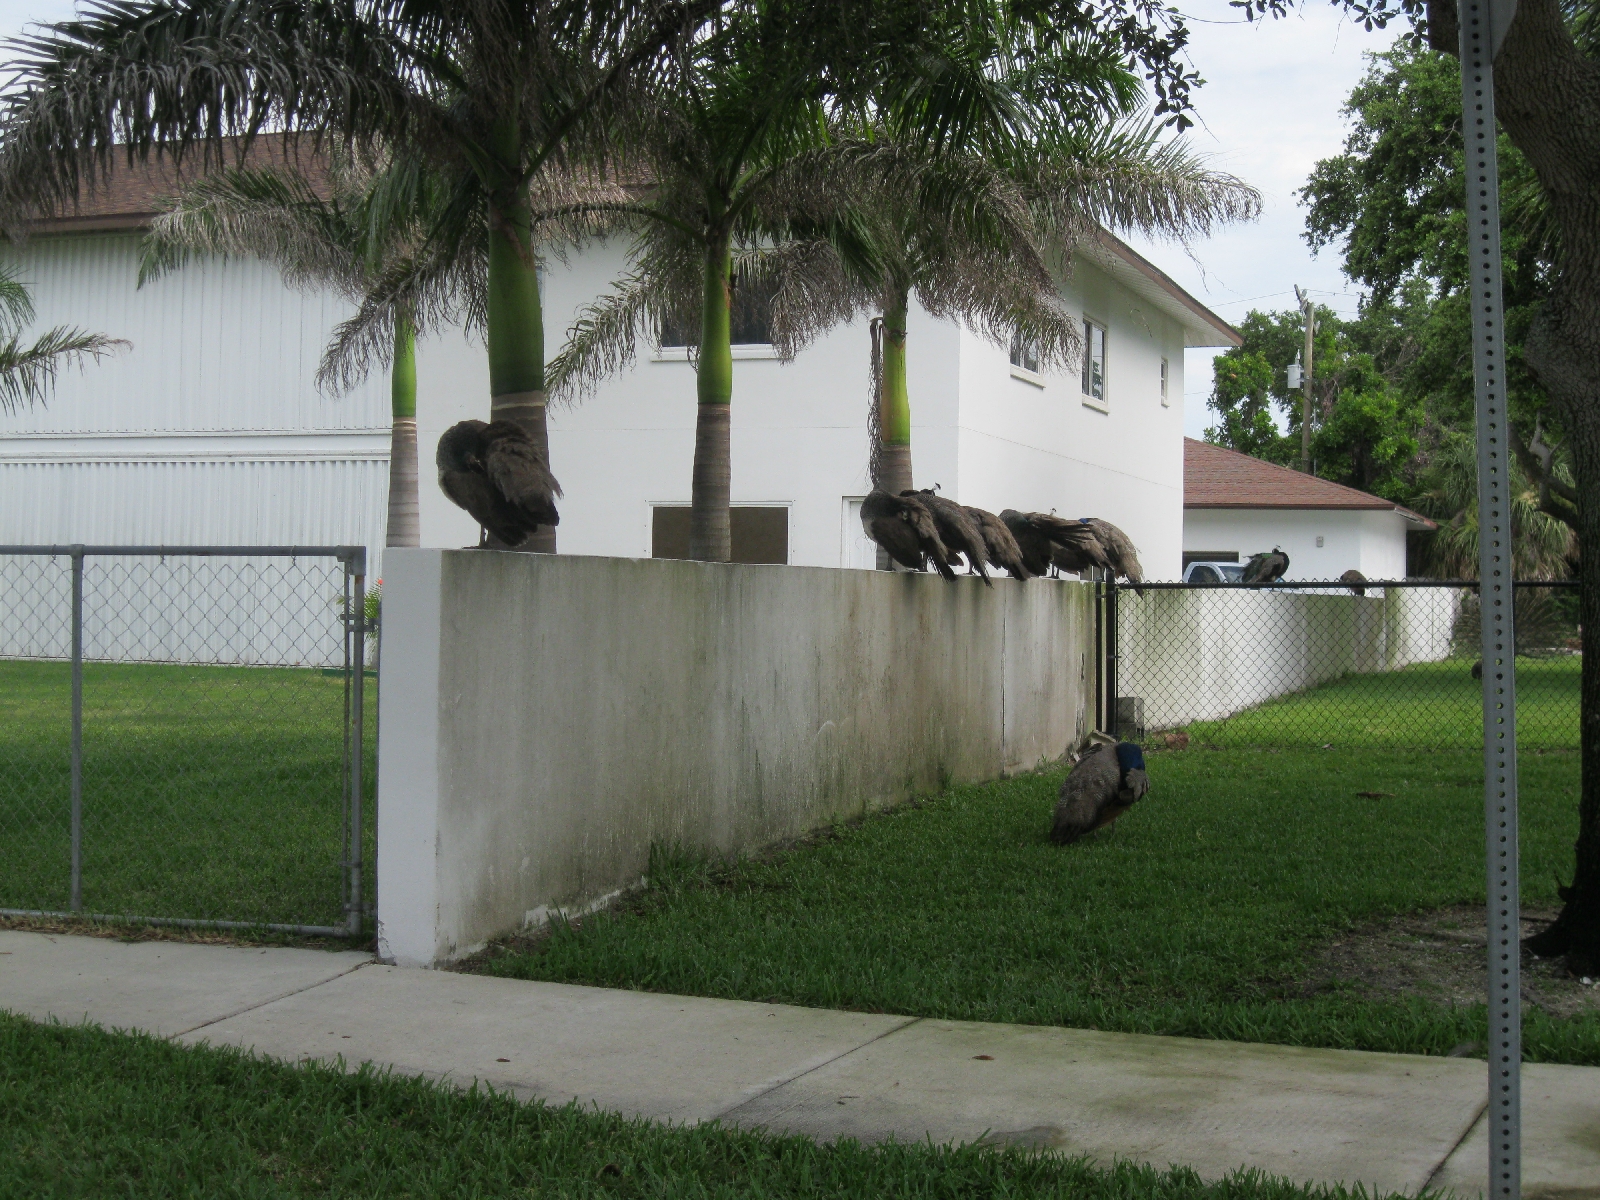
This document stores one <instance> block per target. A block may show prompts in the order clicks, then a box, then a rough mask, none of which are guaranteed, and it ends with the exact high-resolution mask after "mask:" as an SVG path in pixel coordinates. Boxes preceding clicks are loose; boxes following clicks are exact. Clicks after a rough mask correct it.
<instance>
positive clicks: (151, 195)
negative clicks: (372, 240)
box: [32, 134, 327, 234]
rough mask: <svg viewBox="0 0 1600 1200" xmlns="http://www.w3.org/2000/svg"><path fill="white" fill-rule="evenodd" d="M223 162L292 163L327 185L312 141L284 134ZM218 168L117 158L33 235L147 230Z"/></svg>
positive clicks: (230, 146)
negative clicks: (174, 198)
mask: <svg viewBox="0 0 1600 1200" xmlns="http://www.w3.org/2000/svg"><path fill="white" fill-rule="evenodd" d="M222 159H223V162H224V163H225V164H226V165H227V166H230V167H234V166H240V165H245V166H251V167H268V166H276V165H279V164H281V163H284V162H289V161H293V163H294V165H295V168H296V170H298V171H299V172H300V173H301V174H302V175H304V176H305V177H306V179H307V180H308V181H309V182H310V183H311V185H312V186H313V187H318V186H319V185H320V184H321V183H322V181H323V179H324V177H325V174H326V171H327V164H326V160H325V159H324V158H323V157H322V155H320V154H319V153H317V151H316V150H315V149H314V148H313V146H312V144H311V142H310V141H306V142H302V143H301V144H300V145H299V146H298V147H296V146H295V145H293V144H292V143H290V142H289V141H288V140H287V139H286V138H285V137H284V136H283V135H280V134H263V135H262V136H261V137H258V138H257V139H256V140H255V141H254V142H253V143H252V144H251V146H250V151H249V154H248V155H247V156H241V155H240V153H239V144H238V140H237V139H233V138H230V139H228V140H227V143H226V144H225V145H224V147H223V149H222ZM217 165H218V163H217V158H216V156H215V155H213V156H212V157H211V158H210V159H209V160H207V159H206V158H204V157H203V156H202V155H201V154H199V153H196V154H195V155H193V156H192V157H190V158H186V159H185V160H184V161H183V163H182V164H181V165H180V164H178V163H175V162H174V161H173V160H172V159H170V158H159V159H158V158H153V157H152V158H147V159H141V160H136V161H134V162H132V163H130V162H129V161H128V160H127V159H126V158H125V157H121V156H120V155H119V156H115V157H113V159H112V160H111V163H110V165H109V166H108V167H106V168H104V169H103V170H102V171H101V172H100V174H99V176H98V178H97V179H96V181H95V186H94V187H93V188H85V189H83V190H82V191H81V192H80V194H79V197H78V202H77V204H76V205H74V206H72V207H71V208H70V209H68V210H66V211H63V212H60V213H57V214H54V215H52V216H49V217H44V218H41V219H40V220H38V221H35V222H34V223H33V226H32V232H34V233H39V234H55V233H98V232H103V231H106V230H116V229H144V228H147V227H148V226H149V224H150V222H151V221H152V220H154V219H155V218H156V216H157V215H159V214H160V212H161V211H162V209H163V207H164V206H163V204H162V201H163V200H164V199H165V198H166V197H169V196H171V195H172V194H173V193H174V192H176V191H177V190H178V188H179V187H181V186H182V185H183V184H184V183H186V182H188V181H190V180H192V179H196V178H198V177H201V176H203V175H205V174H207V173H208V172H209V171H211V170H213V169H215V168H216V166H217Z"/></svg>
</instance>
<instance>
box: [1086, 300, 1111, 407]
mask: <svg viewBox="0 0 1600 1200" xmlns="http://www.w3.org/2000/svg"><path fill="white" fill-rule="evenodd" d="M1083 397H1084V399H1085V400H1092V401H1094V402H1095V403H1096V404H1104V403H1105V402H1106V327H1105V326H1104V325H1101V324H1100V323H1099V322H1097V321H1091V320H1089V319H1088V318H1087V317H1085V318H1084V321H1083Z"/></svg>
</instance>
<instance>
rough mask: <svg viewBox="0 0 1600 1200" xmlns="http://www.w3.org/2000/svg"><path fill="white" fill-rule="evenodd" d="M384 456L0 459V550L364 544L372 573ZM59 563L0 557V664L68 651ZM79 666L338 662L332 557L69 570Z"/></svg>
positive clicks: (375, 574)
mask: <svg viewBox="0 0 1600 1200" xmlns="http://www.w3.org/2000/svg"><path fill="white" fill-rule="evenodd" d="M388 470H389V466H388V463H387V462H385V461H383V460H381V459H376V458H368V459H343V460H340V459H329V460H322V461H315V460H313V461H283V460H279V461H247V460H229V461H175V462H160V461H138V462H104V461H101V462H0V498H3V500H4V503H0V544H12V545H18V544H20V545H52V544H54V545H62V544H70V543H73V542H81V543H84V544H86V545H111V546H116V545H124V546H126V545H170V546H182V545H229V546H249V545H257V546H260V545H301V546H307V545H318V546H341V545H342V546H367V547H369V549H370V555H371V557H370V558H369V561H368V567H367V572H368V584H369V586H370V585H371V583H372V581H374V580H376V579H377V578H379V577H380V573H381V572H382V570H383V562H382V553H383V526H384V519H385V516H386V506H387V503H388ZM67 563H68V560H67V559H66V558H64V557H57V558H54V559H45V558H40V557H36V556H26V557H21V556H11V557H7V556H0V656H14V655H20V656H24V657H59V656H61V655H64V654H65V653H66V650H67V648H68V647H69V646H70V626H69V623H68V622H69V620H70V592H69V590H68V588H69V587H70V583H69V579H68V573H67V570H66V565H67ZM84 578H85V593H86V595H85V621H84V630H85V642H84V653H85V654H86V655H87V656H88V657H90V658H92V659H111V660H123V661H126V660H134V661H175V662H221V663H275V664H282V665H292V664H314V665H321V666H336V665H338V662H339V647H340V642H339V635H338V629H337V598H338V596H339V594H340V590H341V583H340V580H341V578H342V576H341V569H340V567H339V564H338V563H337V562H336V561H334V560H332V559H319V560H307V561H303V562H297V561H294V560H289V559H251V560H248V561H243V560H235V559H221V560H216V559H186V558H183V557H182V556H173V557H170V558H167V559H158V558H153V557H140V558H100V557H95V558H91V559H89V560H87V561H86V564H85V575H84Z"/></svg>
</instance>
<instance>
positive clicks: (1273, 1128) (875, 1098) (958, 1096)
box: [0, 932, 1600, 1200]
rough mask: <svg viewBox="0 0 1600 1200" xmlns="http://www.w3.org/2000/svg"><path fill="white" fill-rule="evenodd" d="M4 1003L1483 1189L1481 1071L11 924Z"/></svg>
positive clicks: (211, 1034)
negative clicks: (28, 929)
mask: <svg viewBox="0 0 1600 1200" xmlns="http://www.w3.org/2000/svg"><path fill="white" fill-rule="evenodd" d="M0 1008H5V1009H11V1010H14V1011H18V1012H23V1013H26V1014H28V1015H30V1016H33V1017H35V1018H38V1019H48V1018H50V1017H54V1018H57V1019H59V1020H62V1021H67V1022H75V1021H81V1020H84V1019H88V1020H92V1021H97V1022H100V1023H102V1024H105V1025H108V1026H115V1027H122V1028H142V1029H147V1030H152V1031H155V1032H159V1033H163V1034H165V1035H167V1036H170V1037H175V1038H176V1039H178V1040H180V1041H183V1042H186V1043H200V1042H206V1043H212V1044H219V1045H233V1046H240V1047H247V1048H251V1049H254V1050H256V1051H258V1052H260V1053H263V1054H267V1055H271V1056H273V1057H277V1058H281V1059H285V1060H289V1061H304V1060H307V1059H321V1060H325V1061H332V1060H334V1059H336V1058H342V1059H343V1061H344V1063H345V1065H346V1066H347V1067H351V1068H353V1067H355V1066H357V1065H359V1064H361V1063H363V1062H372V1063H376V1064H380V1065H387V1066H392V1067H394V1068H396V1069H398V1070H400V1071H404V1072H408V1073H414V1074H418V1075H424V1076H428V1077H431V1078H435V1079H442V1080H447V1081H451V1082H455V1083H459V1084H463V1085H465V1084H468V1083H471V1082H472V1081H474V1080H481V1081H484V1082H487V1083H492V1084H494V1085H495V1086H496V1087H497V1088H501V1089H505V1090H508V1091H511V1092H513V1093H515V1094H517V1095H520V1096H523V1097H528V1098H533V1097H537V1098H541V1099H544V1100H548V1101H553V1102H557V1103H564V1102H566V1101H569V1100H574V1099H575V1100H578V1101H581V1102H583V1103H585V1104H596V1105H599V1106H600V1107H602V1108H605V1109H608V1110H614V1111H618V1112H622V1113H626V1114H630V1115H639V1116H644V1117H649V1118H653V1119H657V1120H668V1121H674V1122H698V1121H707V1120H722V1121H724V1122H727V1123H730V1124H738V1125H745V1126H751V1127H762V1128H767V1129H772V1130H776V1131H783V1132H792V1133H801V1134H806V1135H808V1136H811V1137H816V1138H821V1139H828V1138H834V1137H841V1136H849V1137H856V1138H860V1139H863V1140H867V1141H875V1140H882V1139H885V1138H889V1137H894V1138H897V1139H900V1140H914V1141H921V1140H923V1139H926V1138H931V1139H933V1140H934V1141H937V1142H971V1141H979V1140H983V1141H987V1142H990V1143H1000V1144H1010V1145H1019V1146H1026V1147H1031V1148H1037V1149H1042V1150H1057V1151H1062V1152H1066V1153H1087V1154H1090V1155H1092V1156H1093V1157H1095V1158H1096V1159H1097V1160H1099V1161H1102V1162H1109V1161H1110V1160H1112V1159H1132V1160H1136V1161H1143V1162H1151V1163H1154V1164H1156V1165H1157V1166H1167V1165H1169V1164H1182V1165H1186V1166H1190V1167H1193V1168H1194V1169H1195V1170H1197V1171H1199V1172H1200V1173H1201V1174H1202V1175H1204V1176H1207V1177H1211V1178H1215V1177H1217V1176H1220V1175H1223V1174H1226V1173H1227V1172H1229V1171H1231V1170H1233V1169H1235V1168H1238V1167H1254V1168H1257V1169H1259V1170H1261V1171H1265V1172H1268V1173H1270V1174H1274V1175H1280V1176H1285V1177H1287V1178H1289V1179H1292V1180H1295V1181H1318V1182H1330V1183H1331V1182H1343V1183H1346V1184H1356V1183H1363V1184H1366V1185H1367V1186H1368V1187H1369V1188H1376V1189H1379V1190H1394V1191H1404V1192H1408V1193H1413V1194H1414V1193H1416V1192H1417V1191H1419V1190H1421V1189H1422V1188H1423V1187H1425V1186H1433V1187H1445V1188H1450V1189H1453V1190H1454V1191H1456V1192H1457V1193H1458V1194H1460V1195H1463V1196H1475V1195H1477V1194H1479V1193H1480V1192H1481V1191H1482V1190H1483V1187H1484V1180H1485V1176H1486V1169H1485V1168H1486V1162H1485V1156H1486V1147H1485V1144H1484V1132H1483V1128H1482V1124H1483V1123H1482V1121H1481V1119H1480V1118H1481V1114H1482V1112H1483V1108H1484V1102H1485V1097H1486V1087H1485V1067H1484V1064H1483V1063H1481V1062H1477V1061H1474V1060H1468V1059H1441V1058H1426V1057H1421V1056H1414V1055H1398V1054H1361V1053H1354V1052H1349V1051H1337V1050H1304V1049H1295V1048H1290V1047H1281V1046H1260V1045H1244V1044H1239V1043H1232V1042H1207V1041H1198V1040H1193V1039H1186V1038H1158V1037H1141V1036H1135V1035H1129V1034H1114V1033H1103V1032H1095V1031H1093V1030H1073V1029H1049V1028H1040V1027H1036V1026H1016V1025H983V1024H976V1023H970V1022H958V1021H935V1020H918V1019H913V1018H908V1017H895V1016H875V1015H869V1014H862V1013H846V1012H828V1011H822V1010H815V1009H802V1008H793V1007H789V1006H785V1005H771V1004H749V1003H744V1002H741V1001H731V1000H709V999H699V998H690V997H683V996H665V995H656V994H652V993H644V992H625V991H612V990H607V989H602V988H586V987H569V986H565V985H561V984H548V983H528V982H522V981H517V980H505V979H488V978H484V977H481V976H473V975H455V974H449V973H445V972H434V971H415V970H405V969H400V968H394V967H385V966H381V965H378V964H373V963H371V962H370V959H368V958H366V957H365V956H362V955H357V954H350V953H325V952H322V951H315V950H266V951H262V950H248V949H238V948H232V947H219V946H197V945H183V944H178V943H172V942H140V943H134V944H125V943H121V942H117V941H113V940H108V939H101V938H79V937H69V936H64V935H48V936H46V935H39V934H27V933H12V932H0ZM1524 1128H1525V1131H1526V1133H1525V1142H1524V1158H1525V1168H1524V1178H1525V1180H1526V1181H1527V1186H1526V1188H1525V1190H1524V1195H1526V1196H1527V1197H1528V1198H1529V1200H1600V1069H1596V1068H1589V1067H1550V1066H1537V1065H1530V1066H1528V1067H1527V1068H1526V1072H1525V1082H1524Z"/></svg>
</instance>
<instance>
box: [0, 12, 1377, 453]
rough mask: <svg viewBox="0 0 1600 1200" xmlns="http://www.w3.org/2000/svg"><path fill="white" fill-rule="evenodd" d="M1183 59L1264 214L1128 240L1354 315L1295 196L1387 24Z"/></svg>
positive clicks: (1224, 297) (1278, 26) (1337, 132)
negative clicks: (1204, 229) (1190, 243)
mask: <svg viewBox="0 0 1600 1200" xmlns="http://www.w3.org/2000/svg"><path fill="white" fill-rule="evenodd" d="M1179 8H1180V9H1181V10H1182V11H1183V13H1184V14H1185V16H1186V17H1187V18H1188V19H1189V29H1190V33H1191V37H1190V44H1189V57H1190V60H1191V61H1192V63H1193V64H1194V67H1195V69H1196V70H1198V71H1199V72H1200V75H1201V76H1202V77H1203V78H1204V79H1205V80H1206V84H1205V86H1204V87H1202V88H1200V89H1198V91H1197V92H1196V97H1195V107H1196V115H1197V117H1198V118H1199V123H1198V125H1197V126H1196V128H1195V129H1193V130H1192V131H1191V132H1190V136H1191V137H1192V139H1193V141H1194V143H1195V145H1196V147H1197V148H1198V149H1199V150H1201V151H1202V152H1203V153H1205V154H1207V155H1209V156H1211V158H1212V161H1213V163H1214V164H1215V165H1216V166H1218V167H1220V168H1221V169H1223V170H1228V171H1232V172H1233V173H1234V174H1235V175H1238V176H1240V177H1241V178H1243V179H1244V180H1246V181H1247V182H1249V183H1252V184H1254V185H1255V186H1256V187H1258V188H1260V189H1261V193H1262V195H1263V197H1264V198H1265V200H1266V212H1265V214H1264V215H1263V216H1262V218H1261V220H1260V221H1259V222H1257V223H1255V224H1252V225H1246V226H1241V227H1239V228H1237V229H1235V230H1233V231H1231V232H1228V233H1224V234H1222V235H1221V236H1220V237H1217V238H1214V239H1212V240H1211V241H1209V242H1204V243H1201V244H1199V245H1197V246H1195V247H1194V257H1193V259H1191V258H1189V257H1188V256H1186V255H1185V254H1184V252H1183V250H1182V248H1180V247H1177V246H1173V245H1165V244H1159V243H1158V244H1155V245H1148V244H1143V243H1135V244H1136V246H1137V248H1138V249H1139V250H1140V251H1141V252H1142V253H1144V254H1145V255H1146V256H1147V257H1149V258H1150V259H1151V260H1152V261H1154V262H1155V263H1156V264H1157V265H1158V266H1160V267H1161V268H1162V269H1163V270H1165V271H1166V272H1167V273H1168V274H1169V275H1171V276H1172V277H1173V278H1174V279H1176V280H1177V281H1178V282H1179V283H1180V284H1182V285H1183V286H1184V287H1186V288H1187V289H1189V291H1190V292H1191V293H1193V294H1194V295H1195V296H1196V297H1198V298H1199V299H1200V300H1201V301H1203V302H1204V303H1206V304H1208V305H1210V306H1211V307H1212V308H1213V309H1215V310H1216V312H1217V313H1218V314H1220V315H1221V316H1222V317H1223V318H1224V319H1225V320H1228V321H1237V320H1239V319H1240V318H1242V317H1243V316H1244V315H1245V314H1246V313H1247V312H1249V311H1250V309H1251V308H1254V307H1259V308H1268V309H1270V308H1287V307H1292V306H1293V304H1294V286H1295V284H1299V285H1300V286H1302V287H1309V288H1310V289H1311V293H1312V295H1313V296H1315V297H1316V298H1317V300H1318V301H1319V302H1321V303H1325V304H1327V305H1328V306H1329V307H1331V308H1333V309H1335V310H1337V311H1339V312H1345V313H1349V312H1354V310H1355V306H1356V300H1357V297H1356V295H1355V294H1353V293H1352V292H1351V289H1350V285H1349V284H1348V282H1347V281H1346V280H1345V279H1344V277H1343V275H1341V274H1340V272H1339V265H1338V258H1337V255H1336V254H1334V253H1332V252H1324V254H1323V255H1322V257H1320V258H1313V257H1312V256H1311V252H1310V251H1309V250H1308V249H1307V248H1306V245H1305V242H1304V241H1303V240H1302V239H1301V236H1300V234H1301V231H1302V230H1303V229H1304V228H1305V210H1304V209H1302V208H1301V207H1300V206H1299V204H1298V203H1297V202H1296V199H1295V195H1294V193H1295V191H1296V189H1298V188H1300V187H1301V186H1303V185H1304V183H1305V180H1306V176H1307V174H1308V173H1309V172H1310V170H1311V167H1312V165H1313V164H1314V163H1316V161H1317V160H1318V159H1320V158H1326V157H1328V156H1329V155H1331V154H1336V153H1338V152H1339V150H1340V148H1341V147H1342V145H1343V143H1344V137H1345V132H1346V125H1345V121H1344V118H1343V117H1342V116H1341V115H1340V111H1339V110H1340V108H1341V107H1342V106H1343V104H1344V101H1345V98H1346V97H1347V96H1348V95H1349V93H1350V89H1351V87H1353V86H1354V85H1355V83H1356V81H1357V80H1358V79H1360V77H1361V74H1362V71H1363V68H1364V64H1363V59H1362V55H1363V54H1364V53H1366V52H1368V51H1374V50H1382V49H1386V48H1387V47H1388V46H1389V44H1390V43H1391V42H1393V40H1394V38H1395V36H1396V31H1395V30H1392V29H1391V30H1390V31H1388V32H1374V33H1367V32H1365V31H1364V30H1362V29H1360V28H1359V27H1357V26H1355V25H1353V24H1351V23H1350V21H1349V20H1347V19H1346V18H1344V17H1343V16H1341V15H1340V14H1339V11H1338V10H1337V9H1336V8H1334V6H1333V5H1332V4H1330V3H1327V2H1326V0H1311V2H1310V3H1309V4H1308V5H1307V6H1306V7H1305V8H1304V9H1302V10H1301V11H1299V12H1297V13H1296V14H1295V15H1293V16H1291V17H1289V18H1287V19H1286V20H1281V21H1264V22H1258V23H1256V24H1254V25H1252V24H1249V23H1247V22H1245V21H1244V20H1243V19H1242V18H1241V17H1239V15H1238V10H1237V9H1232V8H1229V7H1228V5H1227V0H1186V2H1185V3H1181V4H1180V5H1179ZM72 9H73V6H72V3H71V0H0V33H3V34H4V36H8V37H10V36H15V35H16V34H18V33H20V32H22V30H23V29H24V27H25V26H26V25H27V23H28V22H30V21H39V20H61V19H63V18H64V17H66V16H68V15H70V14H71V12H72ZM1216 353H1217V351H1215V350H1191V351H1189V353H1188V354H1187V355H1186V362H1185V370H1184V376H1185V379H1184V424H1185V429H1186V431H1187V432H1188V433H1189V435H1190V436H1191V437H1199V436H1200V435H1201V433H1202V431H1203V430H1204V429H1205V427H1206V425H1207V424H1208V414H1207V410H1206V397H1207V396H1208V395H1209V394H1210V391H1211V358H1212V356H1213V355H1214V354H1216Z"/></svg>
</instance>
